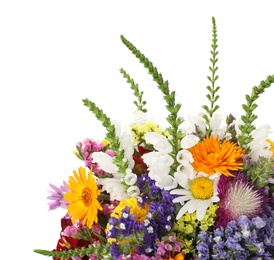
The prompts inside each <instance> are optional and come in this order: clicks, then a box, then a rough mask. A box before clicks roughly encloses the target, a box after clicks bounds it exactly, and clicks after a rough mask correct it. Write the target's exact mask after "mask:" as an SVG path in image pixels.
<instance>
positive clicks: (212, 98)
mask: <svg viewBox="0 0 274 260" xmlns="http://www.w3.org/2000/svg"><path fill="white" fill-rule="evenodd" d="M217 42H218V39H217V27H216V21H215V18H214V17H212V44H211V48H212V49H211V51H210V54H211V58H210V62H211V66H209V70H210V71H211V76H208V77H207V79H208V80H209V81H210V83H211V85H210V86H207V87H206V88H207V90H208V91H209V94H207V95H206V97H207V99H208V100H209V102H210V105H209V106H207V105H203V106H202V108H203V109H204V110H205V111H206V114H205V115H204V119H205V120H206V124H207V129H206V133H207V134H208V135H210V134H211V131H212V130H211V128H210V118H212V116H213V114H214V112H215V111H216V110H217V109H218V108H219V106H218V105H216V101H217V100H218V99H219V95H217V94H216V93H217V91H218V90H219V89H220V87H219V86H218V87H215V83H216V81H217V79H218V77H219V76H217V75H216V71H217V70H218V66H216V63H217V62H218V58H217V55H218V53H219V52H218V51H217V48H218V44H217Z"/></svg>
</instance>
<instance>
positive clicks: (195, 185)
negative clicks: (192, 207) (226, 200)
mask: <svg viewBox="0 0 274 260" xmlns="http://www.w3.org/2000/svg"><path fill="white" fill-rule="evenodd" d="M213 185H214V181H213V180H210V179H209V178H207V177H198V178H196V179H195V180H193V181H192V182H191V184H190V191H191V193H192V195H193V197H194V198H195V199H199V200H206V199H209V198H211V197H212V196H213V193H214V188H213Z"/></svg>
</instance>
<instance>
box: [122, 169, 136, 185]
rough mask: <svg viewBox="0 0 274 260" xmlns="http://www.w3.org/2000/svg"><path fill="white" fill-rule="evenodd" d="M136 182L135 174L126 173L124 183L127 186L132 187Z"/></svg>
mask: <svg viewBox="0 0 274 260" xmlns="http://www.w3.org/2000/svg"><path fill="white" fill-rule="evenodd" d="M136 181H137V175H136V174H135V173H132V172H130V173H129V172H128V173H127V174H126V176H125V183H126V184H127V185H130V186H131V185H133V184H135V183H136Z"/></svg>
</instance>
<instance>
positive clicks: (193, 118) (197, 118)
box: [182, 115, 206, 135]
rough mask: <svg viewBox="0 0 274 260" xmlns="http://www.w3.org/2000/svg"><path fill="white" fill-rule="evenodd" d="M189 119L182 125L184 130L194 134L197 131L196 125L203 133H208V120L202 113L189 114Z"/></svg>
mask: <svg viewBox="0 0 274 260" xmlns="http://www.w3.org/2000/svg"><path fill="white" fill-rule="evenodd" d="M187 119H188V120H187V121H185V122H184V123H183V125H182V126H183V132H185V133H187V134H192V133H195V132H196V127H198V129H199V130H200V131H201V133H202V135H205V134H206V121H205V119H204V118H203V116H202V115H189V116H188V117H187Z"/></svg>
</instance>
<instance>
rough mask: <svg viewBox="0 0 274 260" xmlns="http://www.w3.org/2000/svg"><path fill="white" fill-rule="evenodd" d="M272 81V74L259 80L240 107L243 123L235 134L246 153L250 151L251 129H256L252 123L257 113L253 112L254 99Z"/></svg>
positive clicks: (273, 76)
mask: <svg viewBox="0 0 274 260" xmlns="http://www.w3.org/2000/svg"><path fill="white" fill-rule="evenodd" d="M273 82H274V74H273V75H272V76H268V77H267V78H266V80H264V81H261V83H260V84H259V86H258V87H257V86H254V87H253V88H252V92H251V95H246V97H245V98H246V104H243V105H242V107H243V109H244V111H245V115H242V116H241V119H242V121H243V124H241V125H239V129H240V130H241V132H242V133H241V134H240V135H239V136H237V138H238V140H239V144H240V146H241V147H243V148H244V149H245V150H246V153H249V152H250V147H249V146H248V144H249V143H250V142H251V141H252V140H253V138H252V135H251V133H252V131H253V130H255V129H256V127H255V126H254V125H253V122H254V120H255V119H256V118H257V115H255V114H254V113H253V111H254V110H255V108H256V107H257V104H256V103H255V101H256V100H257V99H258V98H259V95H260V94H262V93H264V91H265V89H266V88H269V87H270V85H271V84H272V83H273Z"/></svg>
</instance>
